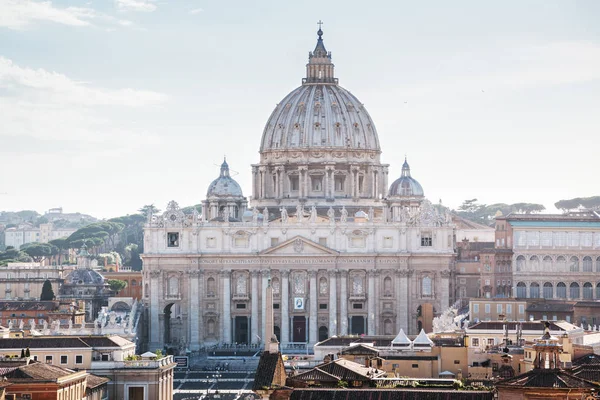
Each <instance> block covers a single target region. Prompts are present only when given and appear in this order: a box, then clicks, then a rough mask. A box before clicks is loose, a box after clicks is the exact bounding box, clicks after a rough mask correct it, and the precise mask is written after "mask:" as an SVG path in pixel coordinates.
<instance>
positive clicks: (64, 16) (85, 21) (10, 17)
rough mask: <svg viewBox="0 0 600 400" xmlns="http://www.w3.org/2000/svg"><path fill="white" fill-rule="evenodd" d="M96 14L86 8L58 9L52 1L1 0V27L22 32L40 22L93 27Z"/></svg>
mask: <svg viewBox="0 0 600 400" xmlns="http://www.w3.org/2000/svg"><path fill="white" fill-rule="evenodd" d="M95 16H96V12H95V11H94V10H93V9H91V8H86V7H66V8H58V7H54V6H53V5H52V2H51V1H33V0H0V26H1V27H5V28H9V29H14V30H21V29H25V28H27V27H28V26H30V25H31V24H33V23H35V22H39V21H48V22H54V23H57V24H62V25H70V26H88V25H91V23H90V19H93V18H94V17H95Z"/></svg>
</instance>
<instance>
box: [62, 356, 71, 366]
mask: <svg viewBox="0 0 600 400" xmlns="http://www.w3.org/2000/svg"><path fill="white" fill-rule="evenodd" d="M60 363H61V364H68V363H69V357H68V356H60Z"/></svg>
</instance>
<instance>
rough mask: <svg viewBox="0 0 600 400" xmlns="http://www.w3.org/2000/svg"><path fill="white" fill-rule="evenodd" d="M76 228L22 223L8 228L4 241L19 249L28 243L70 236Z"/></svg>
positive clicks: (45, 241) (7, 244) (46, 241)
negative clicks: (36, 225)
mask: <svg viewBox="0 0 600 400" xmlns="http://www.w3.org/2000/svg"><path fill="white" fill-rule="evenodd" d="M76 230H77V229H74V228H54V227H53V226H52V224H51V223H48V224H40V226H39V227H34V226H31V225H28V224H22V225H19V226H18V227H13V228H8V229H6V231H5V233H4V235H5V239H4V242H5V246H12V247H14V248H15V249H17V250H18V249H19V248H20V247H21V246H23V245H24V244H26V243H33V242H38V243H48V242H49V241H51V240H54V239H60V238H66V237H69V236H70V235H71V234H72V233H73V232H75V231H76Z"/></svg>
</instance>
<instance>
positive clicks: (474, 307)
mask: <svg viewBox="0 0 600 400" xmlns="http://www.w3.org/2000/svg"><path fill="white" fill-rule="evenodd" d="M478 312H479V304H473V313H478Z"/></svg>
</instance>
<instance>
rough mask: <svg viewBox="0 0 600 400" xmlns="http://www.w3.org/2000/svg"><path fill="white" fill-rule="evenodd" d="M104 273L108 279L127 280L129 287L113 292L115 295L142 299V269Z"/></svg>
mask: <svg viewBox="0 0 600 400" xmlns="http://www.w3.org/2000/svg"><path fill="white" fill-rule="evenodd" d="M102 275H103V276H104V278H105V279H106V280H110V279H118V280H121V281H125V282H127V287H125V289H123V290H121V291H120V292H119V293H113V295H112V296H113V297H133V298H134V299H138V300H141V299H142V271H132V270H121V268H120V269H119V271H116V272H111V271H103V272H102Z"/></svg>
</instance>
